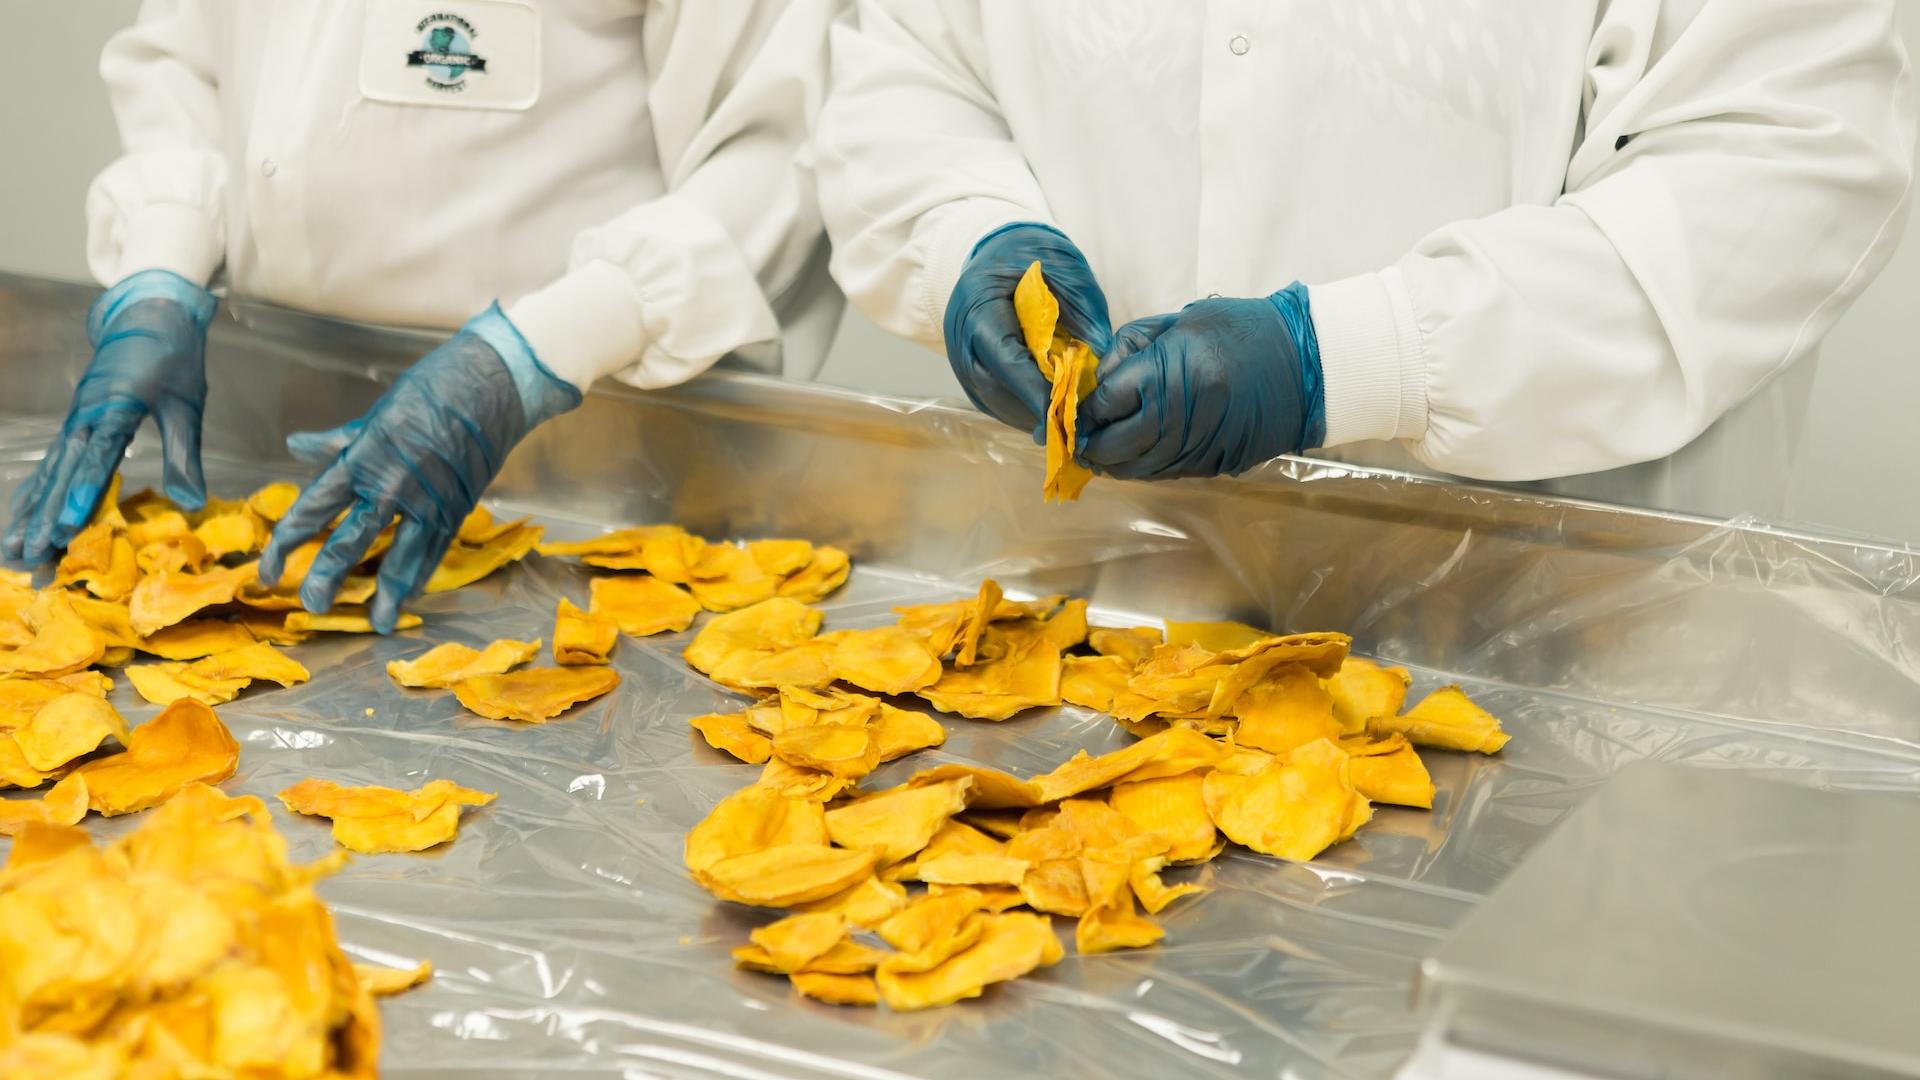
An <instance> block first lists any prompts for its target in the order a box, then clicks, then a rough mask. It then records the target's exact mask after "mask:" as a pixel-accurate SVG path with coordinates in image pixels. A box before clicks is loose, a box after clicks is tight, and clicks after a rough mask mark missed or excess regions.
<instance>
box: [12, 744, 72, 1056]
mask: <svg viewBox="0 0 1920 1080" xmlns="http://www.w3.org/2000/svg"><path fill="white" fill-rule="evenodd" d="M86 816H87V779H86V777H84V776H69V777H67V778H66V779H65V780H62V781H60V782H59V783H57V784H55V785H53V787H52V788H51V789H49V790H48V791H47V793H46V794H45V795H43V796H41V797H40V798H37V799H0V836H17V835H19V833H20V831H21V830H23V829H25V828H26V827H27V826H28V825H42V826H45V825H78V824H80V819H81V818H84V817H86ZM4 1075H6V1073H5V1071H4V1070H0V1076H4Z"/></svg>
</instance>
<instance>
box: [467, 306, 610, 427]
mask: <svg viewBox="0 0 1920 1080" xmlns="http://www.w3.org/2000/svg"><path fill="white" fill-rule="evenodd" d="M460 332H461V333H463V334H472V335H473V336H474V337H477V338H479V339H480V340H481V341H484V342H486V343H487V345H488V346H489V347H491V348H492V349H493V351H494V352H496V353H499V354H500V361H501V362H502V363H504V364H506V365H507V371H508V373H509V374H511V375H512V376H513V385H514V388H515V389H517V390H519V391H520V410H521V412H522V413H524V414H525V415H526V418H527V428H528V429H529V430H531V429H532V428H533V426H534V425H535V424H538V423H540V422H542V421H544V420H547V419H548V418H550V417H555V416H558V415H560V414H561V413H563V412H566V411H567V410H569V409H573V408H576V407H577V406H578V405H579V404H580V401H581V395H580V391H579V390H578V389H576V388H575V387H574V385H573V384H572V383H570V382H568V381H567V380H565V379H562V378H561V377H560V376H558V375H555V374H554V373H553V372H552V371H550V370H548V368H547V365H545V364H543V363H541V362H540V358H539V357H538V356H535V355H534V353H533V346H532V345H530V344H528V343H527V339H526V338H525V337H523V336H522V335H521V333H520V328H519V327H517V326H515V325H513V320H512V319H509V318H507V315H506V312H504V311H501V310H500V304H499V302H498V301H496V302H494V303H492V304H489V305H488V306H487V310H485V311H483V312H481V313H480V314H478V315H475V316H474V317H473V318H471V319H469V320H467V325H465V326H463V327H461V328H460Z"/></svg>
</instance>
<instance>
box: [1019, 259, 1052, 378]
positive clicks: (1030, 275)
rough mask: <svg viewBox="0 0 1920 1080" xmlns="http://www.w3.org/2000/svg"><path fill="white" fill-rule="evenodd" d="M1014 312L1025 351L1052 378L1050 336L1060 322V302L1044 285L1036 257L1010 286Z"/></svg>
mask: <svg viewBox="0 0 1920 1080" xmlns="http://www.w3.org/2000/svg"><path fill="white" fill-rule="evenodd" d="M1013 315H1014V318H1015V319H1017V320H1018V321H1019V323H1020V335H1021V337H1023V338H1025V339H1026V343H1027V351H1028V352H1029V353H1032V354H1033V361H1034V363H1036V364H1039V365H1040V374H1041V375H1044V376H1046V378H1047V381H1049V382H1051V381H1053V359H1052V357H1053V337H1054V331H1055V329H1056V328H1057V327H1058V326H1059V325H1060V301H1059V300H1057V299H1055V298H1054V295H1053V290H1052V289H1051V288H1049V287H1048V286H1047V280H1046V275H1045V274H1044V273H1043V272H1042V271H1041V269H1040V261H1039V260H1038V259H1035V260H1034V261H1033V263H1032V264H1031V265H1029V266H1028V267H1027V269H1026V271H1025V272H1024V273H1022V274H1021V275H1020V281H1019V282H1018V283H1017V284H1015V285H1014V287H1013Z"/></svg>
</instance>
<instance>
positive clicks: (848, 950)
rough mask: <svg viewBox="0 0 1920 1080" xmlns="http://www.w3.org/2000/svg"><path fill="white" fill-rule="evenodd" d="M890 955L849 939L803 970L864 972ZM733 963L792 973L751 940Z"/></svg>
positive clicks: (815, 972)
mask: <svg viewBox="0 0 1920 1080" xmlns="http://www.w3.org/2000/svg"><path fill="white" fill-rule="evenodd" d="M886 956H887V954H886V953H883V952H881V951H880V950H879V949H874V948H870V947H868V946H866V945H862V944H861V943H859V942H857V941H851V940H848V941H842V942H840V943H838V944H836V945H835V946H834V947H833V948H831V949H828V950H827V951H826V952H823V953H821V954H820V955H819V956H816V957H814V958H813V959H812V960H809V961H807V963H806V966H805V967H804V968H803V969H802V970H803V971H806V972H808V973H812V974H820V975H860V974H864V973H866V972H869V971H872V970H873V969H874V968H876V967H879V966H880V961H882V960H884V959H886ZM733 962H734V963H735V964H737V965H738V966H740V967H743V968H745V969H747V970H748V971H763V972H766V973H767V974H769V975H787V974H792V972H790V971H789V970H788V969H787V968H785V967H783V966H781V965H780V964H779V963H778V962H777V961H775V960H774V958H773V956H772V954H771V953H768V952H767V950H765V949H763V948H761V947H760V946H758V945H755V944H752V943H751V942H750V943H748V944H746V945H742V946H740V947H739V948H737V949H735V950H733Z"/></svg>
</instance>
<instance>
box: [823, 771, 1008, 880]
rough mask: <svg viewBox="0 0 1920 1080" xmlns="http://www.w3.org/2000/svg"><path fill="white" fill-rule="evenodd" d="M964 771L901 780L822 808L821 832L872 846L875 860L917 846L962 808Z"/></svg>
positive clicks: (897, 856)
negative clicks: (939, 778)
mask: <svg viewBox="0 0 1920 1080" xmlns="http://www.w3.org/2000/svg"><path fill="white" fill-rule="evenodd" d="M972 783H973V781H972V780H971V779H970V778H967V777H961V778H959V779H955V780H947V781H943V782H941V783H938V784H927V785H925V786H923V787H914V786H912V785H909V784H903V785H901V786H900V787H896V788H890V789H888V790H886V791H883V792H880V793H879V794H877V795H870V796H868V797H867V798H864V799H861V800H860V801H858V802H854V803H848V804H847V805H845V806H840V807H836V808H834V809H832V810H829V811H827V835H828V836H830V837H832V838H833V842H834V843H836V844H839V845H840V846H842V847H847V848H858V849H861V850H869V849H872V850H878V851H879V852H880V863H881V865H886V864H888V863H896V862H899V861H900V860H902V859H905V858H907V857H909V856H911V855H914V854H916V853H918V852H919V851H920V849H921V848H924V847H926V846H927V842H928V841H930V840H932V839H933V834H934V833H935V832H937V831H938V830H939V828H940V826H942V825H944V824H945V823H946V821H947V819H948V818H950V817H952V816H953V815H955V814H957V813H959V812H960V811H961V810H963V809H965V807H966V805H967V788H968V787H969V786H971V784H972Z"/></svg>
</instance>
